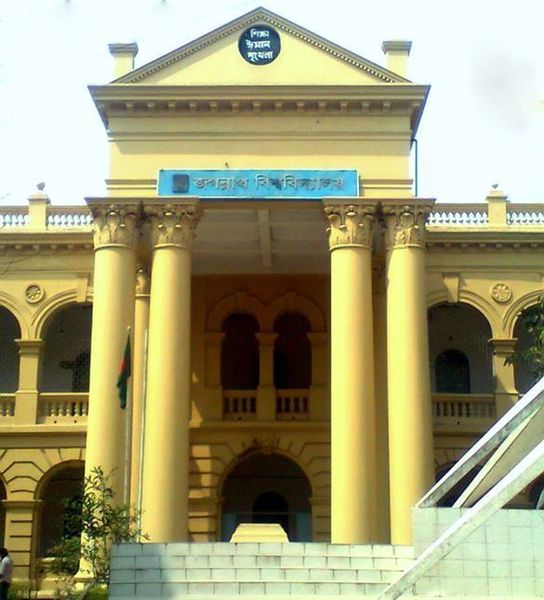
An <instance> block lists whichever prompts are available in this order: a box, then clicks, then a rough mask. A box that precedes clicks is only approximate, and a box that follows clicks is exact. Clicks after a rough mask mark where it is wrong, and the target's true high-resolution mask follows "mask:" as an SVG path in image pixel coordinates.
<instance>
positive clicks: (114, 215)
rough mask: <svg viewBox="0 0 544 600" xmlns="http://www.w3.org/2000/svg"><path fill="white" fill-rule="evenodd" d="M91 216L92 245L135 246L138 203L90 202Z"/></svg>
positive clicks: (139, 213)
mask: <svg viewBox="0 0 544 600" xmlns="http://www.w3.org/2000/svg"><path fill="white" fill-rule="evenodd" d="M89 207H90V209H91V214H92V217H93V230H94V247H95V248H96V249H98V248H103V247H105V246H126V247H127V248H134V247H135V246H136V239H137V231H138V224H139V222H140V220H141V208H140V206H139V205H138V204H124V203H115V204H114V203H111V204H110V203H107V204H103V203H100V204H99V203H90V204H89Z"/></svg>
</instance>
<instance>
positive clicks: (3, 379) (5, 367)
mask: <svg viewBox="0 0 544 600" xmlns="http://www.w3.org/2000/svg"><path fill="white" fill-rule="evenodd" d="M20 337H21V330H20V328H19V323H18V321H17V319H16V318H15V317H14V316H13V315H12V314H11V313H10V312H9V310H7V309H6V308H3V307H1V306H0V393H1V392H4V393H11V392H15V391H16V390H17V386H18V383H19V381H18V380H19V347H18V346H17V342H16V341H15V340H16V339H18V338H20Z"/></svg>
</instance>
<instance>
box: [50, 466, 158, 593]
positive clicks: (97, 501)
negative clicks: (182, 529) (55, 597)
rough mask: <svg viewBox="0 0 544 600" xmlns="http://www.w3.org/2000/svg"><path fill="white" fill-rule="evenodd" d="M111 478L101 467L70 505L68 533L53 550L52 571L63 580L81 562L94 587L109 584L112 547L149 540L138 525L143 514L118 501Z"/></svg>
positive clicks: (71, 573) (69, 575) (66, 524)
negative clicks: (88, 572)
mask: <svg viewBox="0 0 544 600" xmlns="http://www.w3.org/2000/svg"><path fill="white" fill-rule="evenodd" d="M110 478H111V474H110V475H106V474H104V472H103V470H102V469H101V468H100V467H96V468H94V469H93V470H92V471H91V473H90V474H89V475H88V476H87V477H86V478H85V480H84V482H83V489H82V493H81V495H80V496H77V497H75V498H73V499H71V500H69V501H68V502H67V503H66V505H65V509H66V510H65V515H66V520H65V527H64V530H65V534H64V536H63V539H62V541H61V542H60V543H59V544H57V545H56V546H54V547H53V548H51V550H50V554H51V555H52V556H53V557H54V558H53V561H52V564H51V571H52V572H53V573H54V574H55V575H58V576H59V578H64V579H67V580H70V579H71V578H72V577H73V576H74V575H75V573H76V572H77V571H78V568H79V562H80V559H81V560H82V561H83V562H84V564H85V565H86V566H87V568H88V569H89V570H90V575H91V579H92V583H93V584H106V585H108V584H109V577H110V569H109V563H110V552H111V547H112V545H113V544H119V543H121V542H136V541H139V540H140V539H142V538H143V539H146V538H147V536H146V535H145V534H142V532H141V530H140V528H139V525H138V523H139V521H140V519H139V516H140V514H139V512H138V511H137V510H135V509H133V508H132V507H131V506H130V505H128V504H117V503H116V502H115V492H114V491H113V488H112V487H111V485H110ZM82 540H83V543H82Z"/></svg>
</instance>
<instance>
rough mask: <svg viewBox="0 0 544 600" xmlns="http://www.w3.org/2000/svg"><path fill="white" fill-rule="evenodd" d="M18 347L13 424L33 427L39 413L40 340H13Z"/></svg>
mask: <svg viewBox="0 0 544 600" xmlns="http://www.w3.org/2000/svg"><path fill="white" fill-rule="evenodd" d="M15 341H16V342H17V344H18V345H19V386H18V388H17V391H16V392H15V423H16V424H17V425H35V424H36V423H37V417H38V412H39V393H38V377H39V367H40V354H41V348H42V344H43V342H42V340H15Z"/></svg>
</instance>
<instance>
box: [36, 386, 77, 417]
mask: <svg viewBox="0 0 544 600" xmlns="http://www.w3.org/2000/svg"><path fill="white" fill-rule="evenodd" d="M88 410H89V394H88V393H86V392H77V393H76V392H65V393H58V392H51V393H49V392H48V393H42V394H40V402H39V410H38V423H50V424H53V423H65V424H67V423H79V424H85V423H87V414H88Z"/></svg>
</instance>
